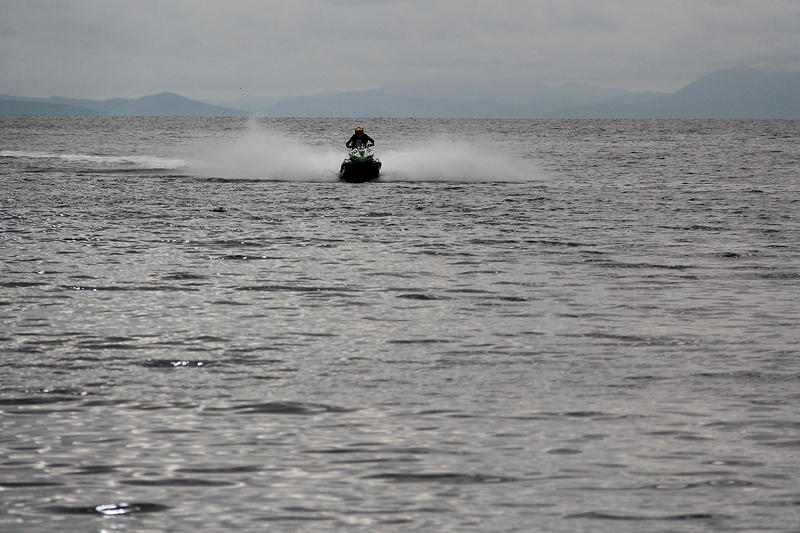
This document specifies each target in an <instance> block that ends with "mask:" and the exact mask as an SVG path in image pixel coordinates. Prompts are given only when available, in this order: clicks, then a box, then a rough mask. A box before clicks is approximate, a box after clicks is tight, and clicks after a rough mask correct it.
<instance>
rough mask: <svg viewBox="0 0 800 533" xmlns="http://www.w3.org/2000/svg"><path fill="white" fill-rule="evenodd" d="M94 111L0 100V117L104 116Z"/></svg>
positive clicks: (22, 101) (44, 103)
mask: <svg viewBox="0 0 800 533" xmlns="http://www.w3.org/2000/svg"><path fill="white" fill-rule="evenodd" d="M104 114H105V113H102V112H100V111H97V110H95V109H89V108H86V107H80V106H76V105H68V104H55V103H48V102H27V101H24V100H14V99H8V98H0V115H104Z"/></svg>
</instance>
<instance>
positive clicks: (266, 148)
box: [188, 125, 343, 182]
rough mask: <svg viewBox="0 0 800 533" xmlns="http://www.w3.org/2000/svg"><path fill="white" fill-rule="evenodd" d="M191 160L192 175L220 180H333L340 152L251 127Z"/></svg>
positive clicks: (340, 158)
mask: <svg viewBox="0 0 800 533" xmlns="http://www.w3.org/2000/svg"><path fill="white" fill-rule="evenodd" d="M205 152H206V153H205V154H204V155H203V156H202V158H200V159H197V160H195V161H192V162H191V163H190V164H189V165H188V170H189V171H190V172H192V173H193V174H196V175H200V176H205V177H214V178H223V179H254V180H270V181H307V182H308V181H336V179H337V178H338V174H337V172H338V170H339V165H340V164H341V162H342V159H343V155H342V153H341V152H334V151H332V150H328V151H324V150H320V149H318V148H312V147H310V146H307V145H305V144H301V142H300V141H293V140H291V139H288V138H287V137H285V136H282V135H279V134H276V133H271V132H268V131H265V130H263V129H261V128H260V127H258V126H256V125H253V126H251V127H250V129H249V130H248V131H247V132H246V133H245V134H244V135H243V136H242V137H240V138H238V139H233V140H225V141H218V143H217V145H216V146H215V147H213V148H210V149H207V150H205Z"/></svg>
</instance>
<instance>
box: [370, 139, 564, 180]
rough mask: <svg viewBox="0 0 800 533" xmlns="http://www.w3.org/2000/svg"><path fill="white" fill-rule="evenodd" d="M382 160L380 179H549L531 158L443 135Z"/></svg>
mask: <svg viewBox="0 0 800 533" xmlns="http://www.w3.org/2000/svg"><path fill="white" fill-rule="evenodd" d="M382 160H383V162H384V167H383V168H384V169H383V170H382V171H381V179H384V180H386V181H453V182H475V183H492V182H498V183H500V182H525V181H543V180H547V179H549V178H547V176H546V175H545V173H544V171H543V170H542V169H540V168H539V167H537V166H536V165H535V164H534V163H533V162H532V161H525V160H523V159H518V158H514V157H513V156H510V155H509V154H506V153H501V152H496V151H491V150H488V149H485V148H479V147H476V146H473V145H471V144H468V143H466V142H458V141H449V140H446V139H438V140H436V141H433V142H431V143H428V144H424V145H422V146H419V147H414V148H410V149H405V150H400V151H397V152H389V153H387V154H386V156H385V157H384V158H383V159H382Z"/></svg>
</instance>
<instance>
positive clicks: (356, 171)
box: [339, 142, 381, 183]
mask: <svg viewBox="0 0 800 533" xmlns="http://www.w3.org/2000/svg"><path fill="white" fill-rule="evenodd" d="M380 170H381V161H380V159H378V158H377V157H375V153H374V152H373V151H372V148H370V147H369V146H366V145H365V144H364V143H361V142H359V143H358V144H356V146H355V148H353V149H352V150H350V154H349V157H348V158H347V159H345V160H344V161H343V162H342V167H341V168H340V169H339V179H340V180H342V181H349V182H351V183H364V182H365V181H372V180H376V179H378V174H380Z"/></svg>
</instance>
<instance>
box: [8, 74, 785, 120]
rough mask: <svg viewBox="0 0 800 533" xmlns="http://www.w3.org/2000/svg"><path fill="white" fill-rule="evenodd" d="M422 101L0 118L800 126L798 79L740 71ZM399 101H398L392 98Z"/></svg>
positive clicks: (327, 99)
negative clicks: (753, 122) (667, 84)
mask: <svg viewBox="0 0 800 533" xmlns="http://www.w3.org/2000/svg"><path fill="white" fill-rule="evenodd" d="M442 92H443V91H442V90H440V91H438V92H434V91H430V93H431V94H437V95H439V97H438V98H423V97H420V96H419V93H420V91H419V90H417V91H416V92H415V91H414V90H409V89H408V87H407V86H406V87H401V86H394V87H392V86H387V87H385V88H384V89H373V90H369V91H349V92H348V91H327V92H325V93H321V94H317V95H313V96H305V97H298V98H285V99H278V98H269V97H264V98H241V99H238V100H232V101H228V102H213V103H205V102H199V101H196V100H190V99H188V98H184V97H183V96H180V95H177V94H174V93H161V94H155V95H151V96H145V97H143V98H137V99H121V98H114V99H111V100H103V101H97V100H79V99H69V98H60V97H51V98H23V97H16V96H7V95H0V114H39V115H138V116H195V117H196V116H201V117H243V116H258V117H350V118H377V117H386V118H392V117H395V118H411V117H414V118H552V119H790V120H800V74H796V73H778V74H765V73H763V72H760V71H758V70H755V69H752V68H747V67H739V68H730V69H724V70H718V71H716V72H713V73H711V74H709V75H707V76H705V77H703V78H700V79H699V80H697V81H695V82H693V83H690V84H689V85H687V86H685V87H684V88H682V89H681V90H679V91H677V92H675V93H671V94H665V93H656V92H631V91H625V90H622V89H604V88H600V87H594V86H591V85H581V84H568V85H563V86H561V87H550V86H548V85H544V84H533V85H530V86H529V90H528V91H525V90H520V89H519V87H517V88H515V92H514V99H513V101H512V100H511V99H509V100H507V101H503V102H498V101H494V100H490V99H486V98H473V99H449V98H443V97H441V94H442ZM395 93H401V94H395Z"/></svg>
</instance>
